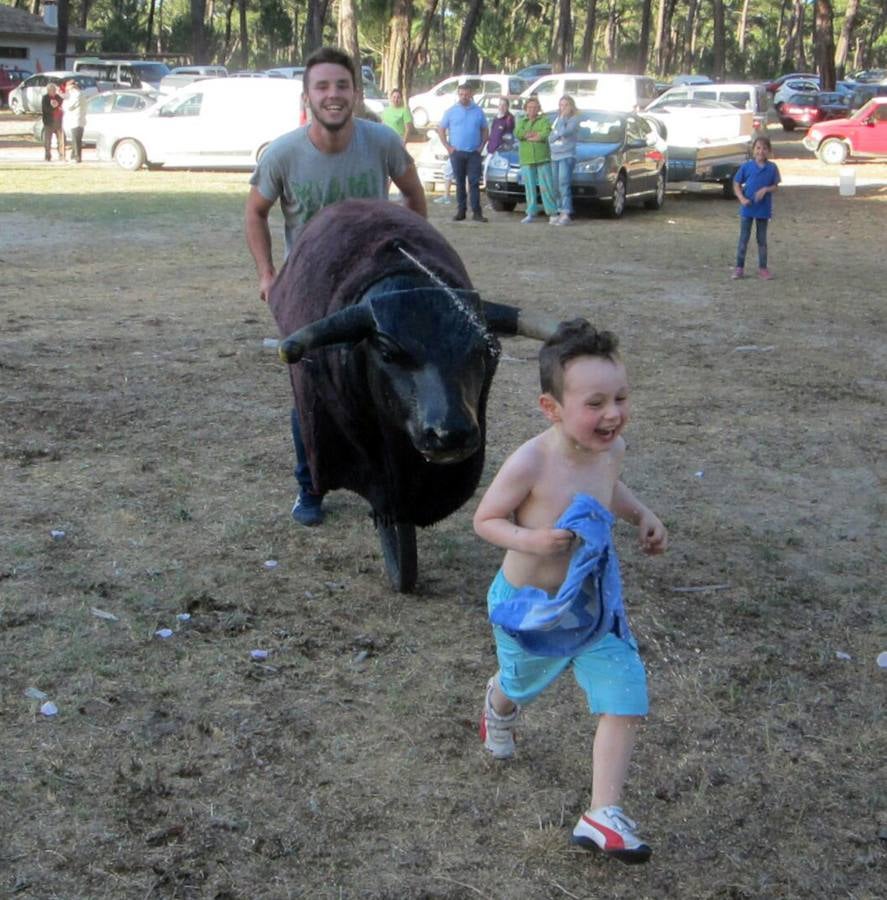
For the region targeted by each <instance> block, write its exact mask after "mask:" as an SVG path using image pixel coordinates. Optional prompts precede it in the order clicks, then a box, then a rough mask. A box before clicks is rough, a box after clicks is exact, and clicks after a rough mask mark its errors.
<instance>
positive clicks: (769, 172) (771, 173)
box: [732, 137, 782, 281]
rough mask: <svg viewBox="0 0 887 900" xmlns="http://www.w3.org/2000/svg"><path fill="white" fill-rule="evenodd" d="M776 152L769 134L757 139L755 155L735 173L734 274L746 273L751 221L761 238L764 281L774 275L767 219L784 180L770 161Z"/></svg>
mask: <svg viewBox="0 0 887 900" xmlns="http://www.w3.org/2000/svg"><path fill="white" fill-rule="evenodd" d="M772 152H773V147H772V145H771V144H770V138H766V137H759V138H756V139H755V143H754V146H753V147H752V155H753V157H754V158H753V159H750V160H749V161H748V162H746V163H743V164H742V165H741V166H740V167H739V170H738V171H737V172H736V174H735V175H734V176H733V193H734V194H736V198H737V200H739V203H740V207H739V246H738V247H737V248H736V268H735V269H734V270H733V275H732V277H733V278H742V277H744V275H745V252H746V250H747V249H748V242H749V238H750V237H751V226H752V222H754V224H755V238H756V239H757V242H758V275H759V276H760V277H761V278H763V279H764V280H765V281H769V280H770V279H771V278H772V277H773V276H772V275H771V274H770V270H769V269H768V268H767V223H768V222H769V221H770V218H771V217H772V215H773V196H772V195H773V192H774V191H775V190H776V188H777V187H778V186H779V182H780V181H781V180H782V179H781V178H780V175H779V169H778V168H777V166H776V164H775V163H772V162H770V160H769V156H770V154H771V153H772Z"/></svg>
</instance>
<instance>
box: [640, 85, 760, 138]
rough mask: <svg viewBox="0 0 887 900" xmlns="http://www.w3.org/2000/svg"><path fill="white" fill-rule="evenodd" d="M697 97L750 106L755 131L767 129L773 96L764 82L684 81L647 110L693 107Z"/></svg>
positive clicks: (737, 105)
mask: <svg viewBox="0 0 887 900" xmlns="http://www.w3.org/2000/svg"><path fill="white" fill-rule="evenodd" d="M694 100H717V101H718V102H720V103H729V104H730V105H731V106H735V107H736V108H737V109H746V110H749V112H751V114H752V117H753V128H754V131H755V132H759V131H764V130H766V128H767V110H768V108H769V106H770V98H769V96H768V94H767V89H766V88H765V87H764V85H763V84H750V83H747V82H735V83H732V84H681V85H678V86H676V87H673V88H669V89H668V90H667V91H666V92H665V93H664V94H662V95H660V96H659V97H657V98H656V100H654V101H653V102H652V103H651V104H650V105H649V107H648V108H647V112H655V111H656V110H657V109H664V108H665V107H666V106H690V105H692V104H693V101H694Z"/></svg>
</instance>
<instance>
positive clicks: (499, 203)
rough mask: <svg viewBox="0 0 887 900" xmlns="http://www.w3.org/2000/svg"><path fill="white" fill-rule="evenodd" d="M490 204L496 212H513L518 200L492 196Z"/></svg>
mask: <svg viewBox="0 0 887 900" xmlns="http://www.w3.org/2000/svg"><path fill="white" fill-rule="evenodd" d="M490 206H492V207H493V209H494V210H495V211H496V212H513V211H514V208H515V206H517V200H499V199H498V198H497V197H490Z"/></svg>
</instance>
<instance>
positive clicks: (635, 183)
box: [487, 110, 668, 218]
mask: <svg viewBox="0 0 887 900" xmlns="http://www.w3.org/2000/svg"><path fill="white" fill-rule="evenodd" d="M547 115H548V117H549V118H550V119H551V120H552V121H554V119H555V117H556V114H555V113H547ZM579 117H580V125H579V140H578V142H577V144H576V167H575V169H574V170H573V180H572V189H573V203H574V204H575V205H581V204H583V203H594V204H599V205H602V206H603V207H604V208H605V209H606V211H607V212H608V213H609V215H611V216H612V217H613V218H619V217H620V216H621V215H622V213H623V212H624V211H625V205H626V203H627V202H628V201H634V200H642V201H643V202H644V205H645V206H646V207H647V208H648V209H659V208H660V207H661V206H662V204H663V203H664V202H665V173H666V167H667V165H668V160H667V151H666V144H665V141H664V140H663V138H662V137H661V136H660V134H659V132H658V131H657V130H656V128H655V127H654V126H653V125H652V124H651V123H650V122H648V121H647V120H646V119H643V118H641V117H640V116H637V115H635V114H634V113H622V112H610V111H606V110H580V111H579ZM487 197H488V198H489V200H490V205H491V206H492V207H493V209H495V210H499V211H506V212H511V210H513V209H514V208H515V207H516V206H517V204H518V203H523V202H524V199H525V197H524V185H523V178H522V176H521V171H520V164H519V163H518V152H517V143H516V142H515V143H514V144H513V145H512V146H511V147H510V149H501V150H499V151H498V152H497V153H494V154H493V156H492V157H491V159H490V163H489V167H488V168H487Z"/></svg>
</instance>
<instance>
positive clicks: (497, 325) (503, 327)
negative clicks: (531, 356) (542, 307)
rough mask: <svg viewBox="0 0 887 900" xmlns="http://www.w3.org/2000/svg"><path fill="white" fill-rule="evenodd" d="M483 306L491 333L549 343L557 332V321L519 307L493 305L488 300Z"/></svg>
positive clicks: (503, 304) (500, 304)
mask: <svg viewBox="0 0 887 900" xmlns="http://www.w3.org/2000/svg"><path fill="white" fill-rule="evenodd" d="M483 306H484V318H486V320H487V325H488V326H489V327H490V330H491V331H494V332H496V333H497V334H519V335H522V336H523V337H529V338H536V340H539V341H547V340H548V339H549V338H550V337H551V336H552V335H553V334H554V333H555V331H556V330H557V326H558V323H557V321H556V320H555V319H549V318H548V317H547V316H540V315H538V314H537V313H532V312H527V311H526V310H525V309H520V308H518V307H517V306H508V305H507V304H505V303H491V302H489V301H487V300H485V301H484V303H483Z"/></svg>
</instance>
